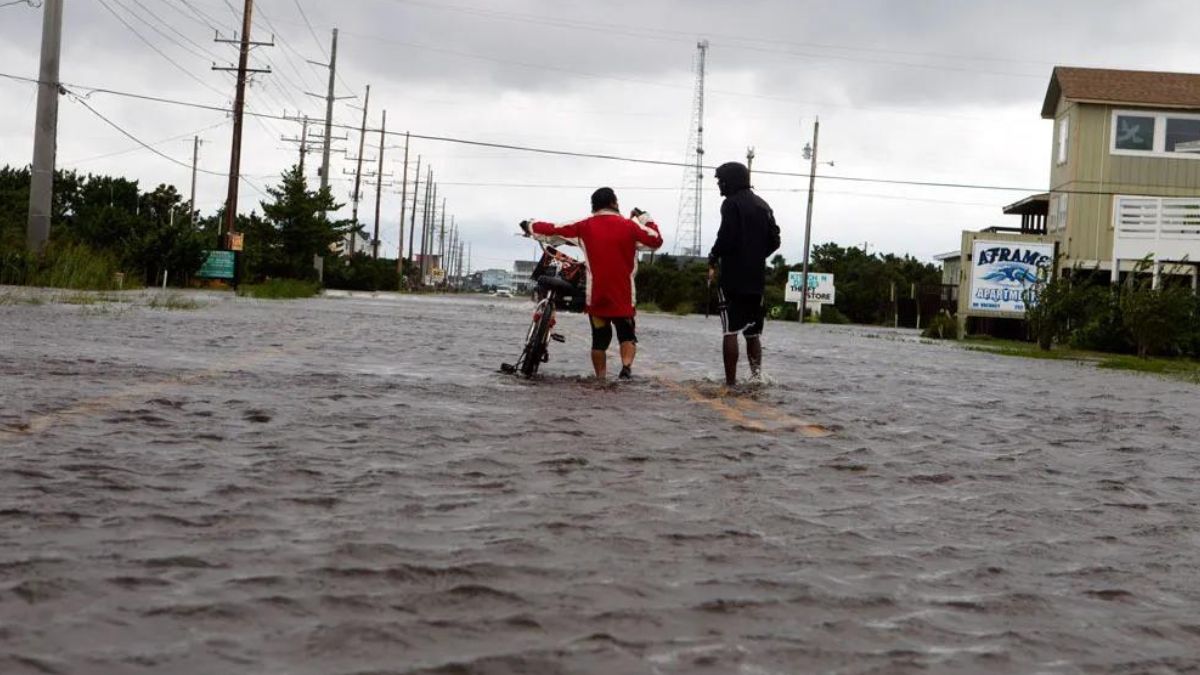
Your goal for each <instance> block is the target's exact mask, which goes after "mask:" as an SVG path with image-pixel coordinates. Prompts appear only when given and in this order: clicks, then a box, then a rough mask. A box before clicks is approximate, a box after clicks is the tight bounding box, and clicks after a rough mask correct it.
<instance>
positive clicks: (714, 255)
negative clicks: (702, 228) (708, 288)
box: [708, 199, 737, 282]
mask: <svg viewBox="0 0 1200 675" xmlns="http://www.w3.org/2000/svg"><path fill="white" fill-rule="evenodd" d="M735 227H737V207H736V206H734V204H733V201H732V200H729V199H726V200H725V201H724V202H723V203H722V204H721V227H720V229H718V230H717V240H716V241H715V242H713V246H712V250H710V251H709V252H708V280H709V281H710V282H711V281H712V280H713V277H715V276H716V275H717V263H719V262H720V261H721V258H722V257H724V256H726V255H729V254H730V253H732V252H733V241H734V240H733V237H734V234H733V230H734V228H735Z"/></svg>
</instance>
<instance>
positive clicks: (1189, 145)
mask: <svg viewBox="0 0 1200 675" xmlns="http://www.w3.org/2000/svg"><path fill="white" fill-rule="evenodd" d="M1180 143H1184V144H1186V145H1184V146H1183V147H1182V148H1180V147H1177V146H1178V145H1179V144H1180ZM1167 152H1194V153H1197V154H1200V120H1189V119H1176V118H1167Z"/></svg>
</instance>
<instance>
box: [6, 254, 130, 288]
mask: <svg viewBox="0 0 1200 675" xmlns="http://www.w3.org/2000/svg"><path fill="white" fill-rule="evenodd" d="M118 272H121V266H120V264H119V263H118V262H117V259H116V257H114V256H113V255H112V254H110V253H108V252H105V251H97V250H95V249H92V248H90V247H88V246H85V245H83V244H75V243H68V242H57V243H53V244H51V245H50V246H48V247H47V248H46V251H45V253H43V254H42V255H40V256H39V255H36V254H32V253H27V252H25V251H20V250H16V251H13V250H9V251H5V252H0V284H8V285H13V286H45V287H49V288H67V289H71V290H98V291H107V290H113V289H114V288H115V287H116V283H117V282H116V275H117V273H118Z"/></svg>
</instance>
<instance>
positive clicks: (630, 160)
mask: <svg viewBox="0 0 1200 675" xmlns="http://www.w3.org/2000/svg"><path fill="white" fill-rule="evenodd" d="M0 77H4V78H7V79H10V80H18V81H23V82H29V83H34V84H38V83H39V80H37V79H36V78H30V77H24V76H21V75H13V74H10V73H0ZM62 86H69V87H75V88H78V89H86V90H88V91H89V92H91V93H95V94H110V95H113V96H120V97H124V98H132V99H135V100H141V101H149V102H154V103H162V104H166V105H175V106H181V107H186V108H194V109H198V110H209V111H212V112H221V113H226V114H228V113H232V112H233V111H232V110H230V109H229V108H224V107H221V106H215V105H208V104H203V103H195V102H189V101H180V100H177V99H170V98H165V97H161V96H150V95H147V94H138V93H134V92H127V91H121V90H117V89H107V88H102V87H90V86H87V85H81V84H71V83H63V85H62ZM89 95H91V94H89ZM245 114H246V115H251V116H256V117H263V118H265V119H272V120H281V121H291V120H287V118H285V117H282V116H278V115H268V114H264V113H257V112H251V111H249V110H247V111H246V112H245ZM332 126H333V127H334V128H336V129H339V130H347V131H356V132H357V131H359V127H357V126H354V125H349V124H338V123H334V124H333V125H332ZM379 132H380V130H379V129H377V128H376V129H370V128H368V130H367V133H368V134H372V133H379ZM384 133H385V135H387V136H393V137H396V138H402V137H404V136H405V135H408V136H409V137H411V138H413V139H416V140H424V141H431V142H437V143H452V144H457V145H466V146H473V147H481V148H492V149H501V150H513V151H518V152H524V153H529V154H537V155H550V156H556V157H572V158H577V159H595V160H606V161H614V162H623V163H627V164H640V165H646V166H662V167H672V168H685V167H695V166H696V165H695V164H694V163H691V162H676V161H669V160H658V159H647V158H639V157H628V156H622V155H614V154H606V153H593V152H580V151H574V150H556V149H552V148H539V147H533V146H525V145H516V144H511V143H496V142H491V141H479V140H472V139H467V138H456V137H453V136H439V135H432V134H419V133H412V132H404V131H387V132H384ZM701 168H702V169H705V170H710V171H711V170H714V169H715V168H716V167H715V166H710V165H703V166H702V167H701ZM754 173H755V174H757V175H763V176H780V177H785V178H804V179H807V178H809V177H810V174H808V173H804V172H799V171H772V170H767V169H758V168H756V169H754ZM817 178H819V179H820V180H822V181H835V182H848V183H864V184H873V185H898V186H907V187H927V188H943V189H959V190H984V191H997V192H1025V193H1031V192H1032V193H1042V192H1053V193H1055V194H1077V195H1093V196H1105V197H1111V196H1114V195H1126V196H1136V195H1130V194H1129V193H1128V192H1120V193H1117V192H1112V191H1104V190H1061V189H1055V190H1046V189H1045V188H1034V187H1022V186H1015V185H987V184H982V183H965V182H964V183H959V182H948V181H920V180H906V179H896V178H871V177H866V176H844V175H835V174H818V175H817ZM1138 187H1141V188H1147V189H1153V188H1158V189H1167V187H1168V186H1162V185H1140V186H1138Z"/></svg>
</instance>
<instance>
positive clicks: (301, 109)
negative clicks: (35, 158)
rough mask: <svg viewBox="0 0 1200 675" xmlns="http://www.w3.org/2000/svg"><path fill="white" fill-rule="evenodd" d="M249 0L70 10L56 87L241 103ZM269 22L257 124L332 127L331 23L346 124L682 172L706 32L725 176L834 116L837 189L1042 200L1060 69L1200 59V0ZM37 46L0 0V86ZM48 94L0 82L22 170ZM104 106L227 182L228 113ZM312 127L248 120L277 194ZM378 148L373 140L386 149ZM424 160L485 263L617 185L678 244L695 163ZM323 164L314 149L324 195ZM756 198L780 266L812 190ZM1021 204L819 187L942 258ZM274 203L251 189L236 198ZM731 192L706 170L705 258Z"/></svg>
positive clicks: (388, 225) (547, 1) (496, 261)
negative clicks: (244, 14) (778, 249)
mask: <svg viewBox="0 0 1200 675" xmlns="http://www.w3.org/2000/svg"><path fill="white" fill-rule="evenodd" d="M35 3H36V0H35ZM230 3H232V6H231V4H230ZM241 4H242V0H229V2H225V1H224V0H70V1H69V2H67V3H66V5H67V6H66V13H65V26H64V52H63V65H62V79H63V81H64V82H66V83H72V84H75V85H81V86H79V87H73V88H72V89H73V90H74V91H77V92H79V93H80V94H86V93H87V89H86V88H87V87H95V88H107V89H114V90H121V91H128V92H134V93H140V94H151V95H155V96H161V97H166V98H172V99H180V100H186V101H192V102H196V103H203V104H208V105H215V106H220V107H228V106H229V104H230V102H231V100H232V98H233V78H232V76H230V75H229V74H226V73H221V72H214V71H212V70H211V66H212V64H213V62H214V61H216V62H217V63H218V64H219V65H228V64H230V63H233V62H234V61H235V60H236V49H235V48H234V47H233V46H232V45H227V44H216V43H213V41H212V38H213V30H212V28H211V27H210V26H209V24H215V25H216V26H217V27H219V28H220V29H221V30H222V31H223V32H224V34H225V37H231V36H232V34H233V31H234V28H235V26H238V25H240V19H238V17H239V16H240V11H241ZM235 7H236V9H235ZM299 8H303V10H304V12H305V14H306V16H307V19H308V22H306V20H305V17H304V16H302V15H301V13H300V9H299ZM255 19H256V21H255V32H254V35H253V37H254V38H255V39H259V40H264V41H266V40H269V39H270V37H271V35H272V34H274V36H275V42H276V46H275V47H273V48H261V49H258V50H256V51H255V53H254V56H253V62H254V65H256V66H260V67H262V66H271V67H272V68H273V70H274V72H273V74H270V75H260V76H257V77H256V78H255V80H254V85H253V86H252V88H251V89H250V90H249V94H248V105H249V107H250V108H251V109H253V110H256V111H260V112H264V113H270V114H275V115H279V114H283V113H284V112H285V111H286V112H287V113H288V114H289V115H295V114H297V113H301V114H308V115H311V116H313V117H321V116H323V114H324V104H323V102H322V101H320V100H318V99H316V98H314V97H312V96H308V95H306V94H305V92H319V93H323V92H324V91H325V87H326V78H327V71H325V70H324V69H323V68H320V67H318V66H313V65H310V64H308V63H306V62H305V60H306V59H312V60H314V61H318V62H321V61H325V60H326V59H327V52H328V48H329V38H330V31H331V29H332V28H334V27H337V28H339V29H340V31H341V41H340V48H339V54H338V66H339V68H338V71H339V76H340V77H339V82H338V94H339V96H349V95H357V96H358V97H359V99H358V100H346V101H341V102H339V103H338V105H337V106H336V110H335V115H334V117H335V121H336V122H337V123H339V124H348V125H357V124H359V122H360V121H361V114H362V113H361V111H360V110H358V109H355V108H354V107H352V106H355V105H361V104H362V100H361V98H362V95H363V89H364V87H365V85H367V84H370V85H371V99H370V106H369V108H370V109H369V126H370V127H372V128H374V129H378V127H379V122H380V111H381V110H383V109H385V108H386V109H387V111H388V129H389V130H396V131H405V130H409V131H412V132H413V133H418V134H422V135H427V136H441V137H453V138H461V139H467V140H480V141H488V142H498V143H504V144H515V145H525V146H534V147H539V148H548V149H556V150H568V151H579V152H587V153H601V154H609V155H621V156H628V157H636V158H645V159H654V160H666V161H673V162H678V161H683V160H684V159H685V152H686V149H687V141H688V132H689V126H690V123H691V118H692V102H693V88H694V84H693V83H694V79H695V75H694V70H693V64H694V61H695V54H696V42H697V40H698V39H701V38H703V39H707V40H709V42H710V44H711V47H710V50H709V53H708V76H709V77H708V87H707V97H706V109H705V118H704V119H705V145H706V148H707V153H706V155H705V158H706V163H709V164H713V165H715V164H719V163H721V162H724V161H729V160H741V161H744V160H745V153H746V148H747V147H748V146H754V147H755V148H756V153H757V156H756V159H755V168H756V169H764V170H771V171H792V172H801V173H804V172H807V168H808V166H807V162H805V161H804V160H803V159H802V157H801V152H802V149H803V147H804V145H805V143H806V142H808V140H809V139H810V137H811V134H812V126H813V120H814V118H815V117H816V116H820V119H821V140H820V155H821V159H822V160H827V161H832V162H835V166H833V167H829V166H822V167H821V169H820V171H821V172H822V173H825V174H828V175H830V176H843V177H860V178H872V179H899V180H917V181H949V182H956V183H972V184H980V185H994V186H1012V187H1018V188H1029V189H1030V191H1033V190H1045V189H1046V187H1047V180H1048V174H1049V166H1050V138H1051V132H1052V129H1051V123H1050V122H1048V121H1044V120H1041V119H1040V117H1039V113H1040V106H1041V102H1042V98H1043V96H1044V95H1045V91H1046V86H1047V83H1048V80H1049V76H1050V71H1051V69H1052V68H1053V66H1054V65H1056V64H1061V65H1080V66H1100V67H1114V68H1132V69H1154V70H1176V71H1185V72H1187V71H1191V72H1197V70H1198V69H1200V48H1198V47H1197V46H1196V45H1197V44H1198V43H1197V40H1196V33H1195V31H1196V26H1198V25H1200V3H1194V2H1182V1H1181V0H1160V1H1153V0H1151V1H1145V0H1143V1H1142V2H1139V3H1132V4H1131V3H1129V2H1116V1H1115V0H1114V1H1109V0H1040V1H1038V2H1033V1H1026V0H972V1H971V2H965V1H962V0H940V1H937V0H820V1H812V0H741V1H740V2H736V3H735V2H728V1H721V2H719V1H717V0H686V1H685V0H638V1H636V2H634V1H629V0H609V1H596V0H589V1H586V2H585V1H583V0H553V1H551V0H503V1H501V0H496V1H493V2H484V1H483V0H447V1H444V2H443V1H442V0H337V1H336V2H335V1H333V0H258V2H257V3H256V13H255ZM309 22H310V23H311V25H312V29H313V30H312V31H310V29H309V26H308V23H309ZM125 24H128V25H125ZM314 33H315V35H314ZM40 34H41V10H40V9H35V8H31V7H29V6H27V5H25V4H17V5H13V6H8V7H3V8H0V73H5V74H15V75H21V76H27V77H36V76H37V70H38V45H39V42H40ZM35 99H36V91H35V87H34V86H33V85H31V84H27V83H22V82H16V81H12V80H7V79H3V78H0V164H12V165H19V166H23V165H26V164H28V163H29V160H30V157H31V155H32V139H31V133H32V129H33V122H34V112H35V111H34V108H35V105H34V103H35ZM87 103H88V105H90V106H92V107H93V108H95V109H96V111H98V112H99V113H101V114H103V115H104V116H105V117H107V118H109V119H110V120H112V121H113V122H114V123H116V124H118V125H119V126H121V127H122V128H124V129H125V130H127V131H128V132H129V133H131V134H133V135H134V136H136V137H137V138H139V139H141V140H142V141H145V142H147V143H150V144H152V145H153V146H154V147H155V148H156V149H158V150H159V151H160V152H162V153H163V154H165V155H168V156H170V157H172V158H175V159H176V160H178V161H179V162H181V163H183V164H189V165H190V161H191V138H192V136H193V135H196V134H198V135H199V136H200V137H201V138H202V139H203V140H204V145H203V147H202V150H201V159H200V166H201V168H202V169H205V170H208V171H212V172H216V173H224V172H226V171H228V164H229V150H230V136H231V128H232V127H231V124H230V122H229V120H228V119H227V116H226V115H224V114H222V113H219V112H210V111H205V110H197V109H189V108H185V107H179V106H172V105H163V104H159V103H150V102H145V101H138V100H134V99H129V98H122V97H117V96H113V95H111V94H106V93H95V94H92V95H91V96H90V97H88V98H87ZM60 111H61V112H60V126H59V153H58V156H59V165H60V167H63V168H73V169H79V170H82V171H87V172H96V173H111V174H119V175H124V176H127V177H129V178H134V179H138V180H140V181H141V182H142V185H143V188H144V189H152V188H153V187H154V186H155V185H157V184H159V183H172V184H174V185H176V186H177V187H179V189H180V191H181V192H183V193H184V194H185V195H186V194H187V190H188V183H189V178H190V171H189V169H188V168H185V167H184V166H181V165H178V164H175V163H172V162H170V161H168V160H167V159H164V158H162V157H159V156H156V155H154V154H152V153H150V152H148V151H146V150H144V149H142V148H140V147H139V146H138V145H137V144H136V143H135V142H133V141H131V140H130V139H129V138H128V137H126V136H123V135H122V134H121V133H120V132H119V131H117V130H116V129H114V128H112V127H111V126H108V125H106V124H105V123H104V122H103V121H101V120H100V119H99V118H98V117H96V116H95V115H94V114H93V113H92V112H90V111H88V110H87V109H86V108H85V107H84V106H83V105H81V104H80V103H78V102H76V101H74V100H72V99H70V98H64V99H62V102H61V109H60ZM298 133H299V125H298V124H291V123H288V122H284V121H276V120H263V121H258V120H251V121H248V122H247V126H246V138H245V146H244V147H245V150H244V159H243V165H242V168H243V172H244V173H245V174H246V175H248V176H249V177H250V179H251V181H252V182H253V183H255V184H256V185H258V186H266V185H268V184H271V183H273V182H276V181H277V180H278V175H279V173H280V171H281V170H282V169H283V168H286V167H287V166H289V165H290V164H292V163H294V162H295V161H296V159H297V154H296V151H295V148H294V146H293V145H291V144H288V143H285V142H283V141H281V140H280V137H281V136H295V135H298ZM338 135H344V134H342V133H339V134H338ZM349 135H350V137H351V138H350V141H349V143H346V142H342V143H339V144H338V146H339V147H342V148H348V149H349V150H350V153H351V155H354V154H356V153H357V143H358V138H357V133H350V134H349ZM378 141H379V136H378V133H377V132H376V133H375V134H369V135H368V139H367V142H368V149H367V151H366V153H365V154H366V155H367V156H368V157H370V158H374V157H377V153H378V149H377V148H375V147H372V146H375V145H377V144H378ZM387 146H388V147H387V148H386V149H385V171H386V172H388V173H393V174H395V178H394V179H393V180H395V181H396V182H397V185H396V186H395V187H388V188H386V189H385V193H384V198H383V204H382V211H383V218H382V237H381V238H382V239H383V241H384V250H385V251H387V252H389V255H391V256H394V255H395V253H394V251H395V249H396V246H397V221H398V218H399V215H400V196H399V191H400V187H399V185H398V183H399V178H400V174H401V169H402V165H401V160H402V159H403V150H402V146H403V138H402V137H390V138H389V139H388V141H387ZM418 154H420V155H421V156H422V163H423V165H424V166H428V165H430V164H431V165H432V167H433V171H434V175H435V179H436V180H437V181H438V182H439V183H440V184H441V188H440V193H439V194H440V195H444V196H445V198H446V200H447V210H448V213H450V214H453V216H454V218H455V220H456V222H457V223H458V224H459V225H460V228H461V230H462V232H463V235H464V238H465V239H466V240H467V241H471V242H473V250H474V266H475V267H476V268H481V267H510V266H511V263H512V260H513V259H514V258H517V257H526V256H527V255H528V254H529V252H530V248H529V245H528V244H527V243H526V242H522V241H521V240H519V239H517V238H515V237H513V236H512V233H513V232H515V231H516V229H515V227H516V223H517V222H518V221H520V220H522V219H524V218H527V217H538V218H542V219H548V220H556V221H566V220H571V219H575V218H578V217H581V216H583V215H585V214H586V212H587V211H588V197H589V195H590V193H591V190H592V188H594V187H598V186H600V185H611V186H613V187H615V188H616V189H617V193H618V196H619V198H620V201H621V205H622V207H623V209H625V210H626V211H628V209H629V208H631V207H634V206H639V207H641V208H643V209H645V210H648V211H650V212H651V213H652V214H653V215H654V216H655V219H656V220H657V221H658V222H659V223H660V225H661V226H662V228H663V231H664V234H665V235H666V239H667V247H668V248H671V247H673V246H674V245H675V230H676V221H677V213H678V209H679V201H680V192H681V186H682V184H683V169H680V168H676V167H656V166H647V165H638V164H631V163H623V162H614V161H608V160H592V159H573V158H562V157H553V156H546V155H539V154H530V153H525V152H519V151H515V150H494V149H486V148H479V147H472V146H469V145H460V144H453V143H445V142H434V141H418V140H413V141H412V144H411V154H410V161H411V162H412V163H413V164H415V161H416V156H417V155H418ZM343 157H344V156H342V155H335V161H334V166H333V170H332V171H331V174H332V175H333V176H334V177H335V178H336V181H335V182H334V186H335V194H336V196H337V197H338V198H339V199H341V200H343V201H346V202H347V204H348V201H349V200H348V196H349V192H350V190H351V187H352V183H351V180H350V178H349V177H348V176H345V175H343V171H350V170H352V169H353V164H352V163H351V162H347V161H345V159H343ZM319 161H320V157H319V155H313V156H310V157H309V160H308V167H309V171H308V173H309V175H310V176H311V177H312V180H314V181H315V180H316V178H315V167H316V166H317V165H318V164H319ZM372 168H373V167H372ZM411 170H412V169H411V167H410V171H411ZM755 184H756V186H757V187H758V188H759V189H760V193H761V194H762V195H763V197H765V198H766V199H767V201H769V202H770V203H771V205H772V206H773V207H774V209H775V211H776V215H777V219H778V221H779V223H780V225H781V227H782V228H783V251H782V252H783V254H784V255H785V256H787V257H788V258H789V259H796V258H799V257H800V256H801V253H802V247H803V229H804V212H805V198H806V192H805V191H806V189H807V180H806V179H803V178H787V177H774V176H766V175H758V176H756V178H755ZM1026 194H1028V193H1024V192H1016V191H1000V190H965V189H943V188H926V187H905V186H896V185H888V184H883V183H869V182H848V181H838V180H833V179H821V180H819V181H818V186H817V195H816V209H815V216H814V223H813V239H814V243H820V242H826V241H836V242H838V243H841V244H844V245H859V246H861V245H862V244H863V243H868V244H869V246H870V250H872V251H880V252H895V253H908V254H912V255H915V256H918V257H920V258H922V259H929V258H930V257H931V256H932V255H934V254H937V253H941V252H946V251H950V250H954V249H956V248H957V247H958V242H959V236H960V232H961V231H962V230H963V229H978V228H982V227H987V226H990V225H1016V224H1018V223H1016V222H1014V221H1013V220H1010V219H1009V217H1006V216H1004V215H1003V214H1002V213H1001V211H1000V209H1001V207H1002V206H1003V205H1005V204H1008V203H1011V202H1014V201H1017V200H1018V199H1020V198H1022V197H1024V196H1026ZM224 197H225V184H224V179H223V178H221V177H219V176H211V175H204V176H201V179H200V181H199V186H198V192H197V206H198V208H199V209H201V210H202V211H204V212H206V213H209V212H212V211H213V210H215V209H216V208H218V206H219V205H220V204H221V202H222V201H223V200H224ZM261 199H263V196H262V195H261V194H259V193H258V192H256V191H255V190H253V189H250V188H248V187H245V186H244V187H243V189H242V196H241V203H240V208H241V210H242V211H243V212H245V211H249V210H250V209H255V208H258V202H259V201H260V200H261ZM719 204H720V197H719V196H718V194H717V191H716V186H715V181H714V180H713V179H712V178H711V172H709V171H706V177H705V182H704V203H703V232H704V240H705V247H706V248H707V246H708V245H710V244H711V241H712V239H713V237H714V235H715V232H716V226H717V224H718V220H719V211H718V210H719ZM374 209H375V204H374V192H373V189H372V190H371V191H369V192H368V196H367V199H365V200H364V202H363V204H362V207H361V211H360V220H363V221H364V222H365V223H366V224H367V225H368V227H371V226H372V225H373V222H374ZM260 210H261V209H260ZM345 212H346V213H347V214H348V213H349V206H348V205H347V208H346V209H345Z"/></svg>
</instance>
